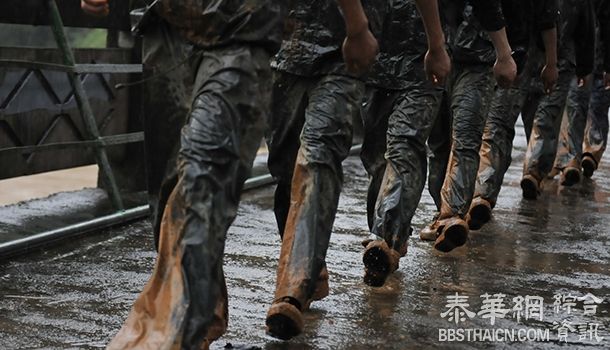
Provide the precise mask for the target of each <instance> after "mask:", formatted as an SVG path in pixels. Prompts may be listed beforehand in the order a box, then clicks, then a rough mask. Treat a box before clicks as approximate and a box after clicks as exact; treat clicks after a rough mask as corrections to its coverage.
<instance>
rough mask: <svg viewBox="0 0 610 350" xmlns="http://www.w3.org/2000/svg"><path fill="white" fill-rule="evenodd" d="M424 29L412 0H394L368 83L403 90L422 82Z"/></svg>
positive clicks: (425, 44) (425, 41)
mask: <svg viewBox="0 0 610 350" xmlns="http://www.w3.org/2000/svg"><path fill="white" fill-rule="evenodd" d="M427 50H428V41H427V39H426V31H425V28H424V24H423V22H422V20H421V16H420V15H419V12H418V11H417V6H416V5H415V0H393V1H392V8H391V11H390V13H389V15H388V16H387V19H386V21H385V25H384V26H383V32H382V35H381V38H380V40H379V56H377V62H375V64H374V65H373V67H372V68H371V72H370V74H369V77H368V80H367V84H369V85H372V86H376V87H380V88H385V89H392V90H402V89H406V88H410V87H414V86H419V85H422V84H424V82H425V81H426V77H425V73H424V56H425V54H426V51H427Z"/></svg>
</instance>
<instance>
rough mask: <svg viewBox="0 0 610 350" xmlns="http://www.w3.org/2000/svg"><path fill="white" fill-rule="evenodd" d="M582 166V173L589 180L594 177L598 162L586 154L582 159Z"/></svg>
mask: <svg viewBox="0 0 610 350" xmlns="http://www.w3.org/2000/svg"><path fill="white" fill-rule="evenodd" d="M580 166H582V173H583V174H584V175H585V177H587V178H591V176H593V172H595V170H596V169H597V162H596V161H595V159H593V157H591V156H590V155H588V154H585V155H584V156H583V157H582V162H580Z"/></svg>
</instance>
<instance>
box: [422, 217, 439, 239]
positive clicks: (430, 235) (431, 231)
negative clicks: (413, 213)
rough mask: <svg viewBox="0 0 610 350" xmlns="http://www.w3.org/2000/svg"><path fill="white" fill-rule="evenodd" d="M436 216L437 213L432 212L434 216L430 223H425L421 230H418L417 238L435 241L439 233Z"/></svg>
mask: <svg viewBox="0 0 610 350" xmlns="http://www.w3.org/2000/svg"><path fill="white" fill-rule="evenodd" d="M438 216H439V213H436V214H434V218H433V219H432V220H433V221H432V223H431V224H429V225H426V227H424V228H423V229H421V231H419V239H421V240H422V241H432V242H434V241H436V238H437V237H438V235H439V231H440V230H439V226H438Z"/></svg>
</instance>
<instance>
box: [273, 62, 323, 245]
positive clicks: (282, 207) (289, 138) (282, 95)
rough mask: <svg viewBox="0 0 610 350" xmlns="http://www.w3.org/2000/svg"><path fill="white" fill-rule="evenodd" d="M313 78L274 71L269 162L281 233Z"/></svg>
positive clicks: (288, 207) (287, 207)
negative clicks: (274, 186) (275, 184)
mask: <svg viewBox="0 0 610 350" xmlns="http://www.w3.org/2000/svg"><path fill="white" fill-rule="evenodd" d="M312 80H313V79H312V78H305V77H300V76H297V75H293V74H290V73H286V72H281V71H274V72H273V88H272V91H271V114H270V119H269V129H268V130H267V131H266V135H265V139H266V141H267V147H268V149H269V157H268V158H267V166H268V167H269V172H270V173H271V175H272V176H273V178H274V179H275V181H276V182H277V186H276V188H275V193H274V206H273V211H274V213H275V219H276V222H277V226H278V231H279V234H280V236H282V235H283V234H284V227H285V226H286V219H287V218H288V211H289V209H290V188H291V186H292V173H293V171H294V164H295V162H296V159H297V153H298V151H299V147H300V145H301V142H300V140H299V136H300V135H301V131H302V130H303V123H304V122H305V109H306V108H307V103H308V91H309V88H310V86H311V85H312Z"/></svg>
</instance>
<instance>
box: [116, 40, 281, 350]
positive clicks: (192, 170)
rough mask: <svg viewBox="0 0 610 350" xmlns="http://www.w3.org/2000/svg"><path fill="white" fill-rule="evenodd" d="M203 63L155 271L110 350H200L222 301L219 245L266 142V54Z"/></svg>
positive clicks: (230, 55) (222, 51) (214, 54)
mask: <svg viewBox="0 0 610 350" xmlns="http://www.w3.org/2000/svg"><path fill="white" fill-rule="evenodd" d="M201 57H202V58H201V61H200V63H199V65H198V67H199V68H198V73H197V79H196V83H195V88H194V94H193V103H192V108H191V112H190V116H189V121H188V122H187V124H186V125H185V126H184V128H183V129H182V135H181V149H180V154H179V180H178V183H177V185H176V187H175V188H174V190H173V192H172V194H171V196H170V198H169V201H168V204H167V206H166V209H165V213H164V217H163V221H162V225H161V235H160V246H159V248H160V249H159V256H158V257H157V261H156V264H155V269H154V271H153V275H152V277H151V279H150V280H149V282H148V283H147V285H146V286H145V288H144V291H143V292H142V293H141V294H140V296H139V297H138V299H137V300H136V302H135V304H134V307H133V309H132V311H131V313H130V315H129V317H128V319H127V321H126V323H125V324H124V325H123V328H122V329H121V331H120V332H119V334H118V335H117V336H116V337H115V339H114V340H113V342H112V343H111V344H110V345H109V348H111V349H131V348H138V349H199V348H200V347H201V345H202V343H203V342H204V341H205V339H206V337H207V336H208V331H209V327H210V325H211V324H212V321H213V320H214V317H215V314H216V312H215V310H216V308H217V301H218V298H219V296H221V295H223V294H225V293H226V290H225V289H224V282H223V281H224V280H223V272H222V257H223V252H224V243H225V238H226V233H227V230H228V228H229V226H230V225H231V223H232V222H233V220H234V218H235V215H236V212H237V206H238V203H239V197H240V193H241V189H242V187H243V183H244V182H245V180H246V179H247V177H248V176H249V173H250V170H251V167H252V162H253V160H254V157H255V156H256V152H257V149H258V147H259V144H260V141H261V139H262V136H263V131H264V127H265V117H266V115H267V113H268V107H269V106H268V101H269V96H268V91H270V72H269V65H268V60H269V54H268V53H267V52H266V51H265V50H263V49H261V48H256V47H250V46H242V45H236V46H229V47H225V48H219V49H214V50H209V51H207V52H204V53H203V54H202V56H201ZM225 307H226V306H225ZM218 335H219V334H218V333H216V334H215V336H218Z"/></svg>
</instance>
